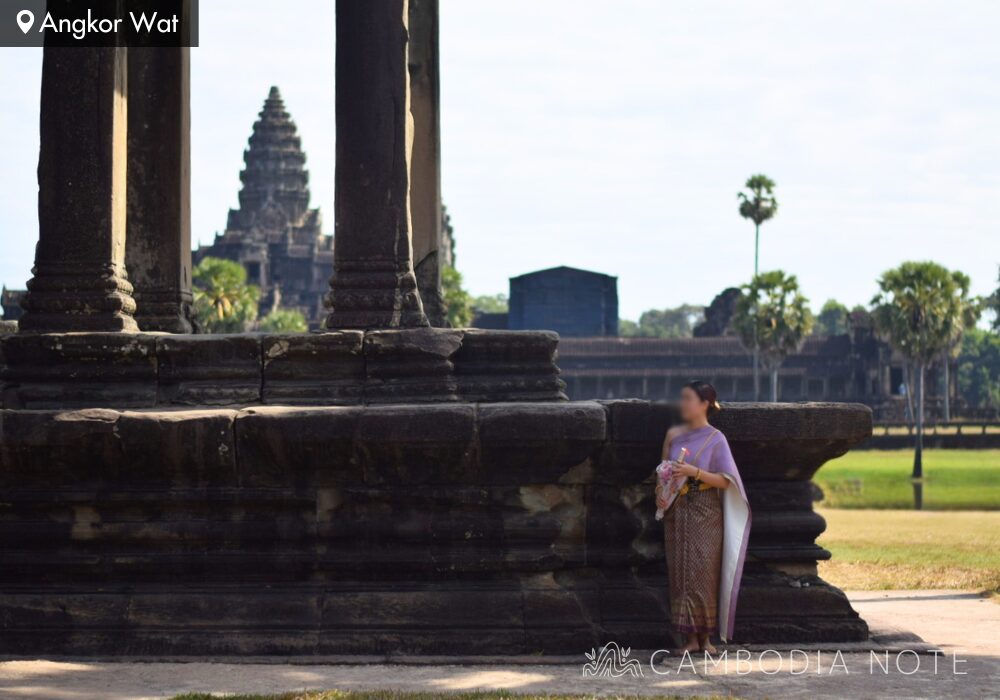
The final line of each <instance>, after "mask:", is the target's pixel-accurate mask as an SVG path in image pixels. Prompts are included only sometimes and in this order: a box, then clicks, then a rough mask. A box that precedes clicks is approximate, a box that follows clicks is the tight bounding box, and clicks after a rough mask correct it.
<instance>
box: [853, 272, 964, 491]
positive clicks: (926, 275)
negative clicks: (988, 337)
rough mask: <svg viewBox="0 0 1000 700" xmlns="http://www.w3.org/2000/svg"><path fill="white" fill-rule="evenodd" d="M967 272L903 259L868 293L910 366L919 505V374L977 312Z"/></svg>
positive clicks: (886, 334) (881, 325)
mask: <svg viewBox="0 0 1000 700" xmlns="http://www.w3.org/2000/svg"><path fill="white" fill-rule="evenodd" d="M969 284H970V282H969V278H968V276H967V275H965V274H963V273H961V272H952V271H950V270H948V269H947V268H945V267H943V266H941V265H938V264H937V263H934V262H905V263H903V264H902V265H900V266H899V267H897V268H895V269H893V270H889V271H887V272H886V273H885V274H883V275H882V277H881V278H880V279H879V281H878V285H879V293H878V294H876V295H875V297H874V298H873V299H872V307H873V308H872V319H873V321H874V322H875V330H876V331H877V332H878V334H879V335H880V336H881V337H882V338H883V339H885V340H886V341H888V342H889V344H890V345H892V346H893V348H895V349H896V350H897V351H898V352H899V353H900V354H902V355H903V356H904V357H905V358H906V359H907V361H908V362H909V364H910V365H911V366H912V367H913V370H914V375H915V379H916V393H917V395H916V406H915V407H914V413H915V418H916V424H917V435H916V445H915V449H914V454H913V478H914V500H915V502H916V507H917V508H918V509H919V508H920V507H921V506H922V500H923V499H922V493H921V491H920V489H919V485H920V484H919V481H917V480H919V479H921V478H922V477H923V473H924V472H923V450H924V397H925V392H924V377H925V375H926V373H927V367H928V366H930V365H931V364H932V363H933V362H935V361H936V360H938V359H939V358H940V357H942V355H944V354H945V353H949V352H951V351H952V348H953V347H954V346H955V345H956V344H957V343H958V342H959V341H960V340H961V338H962V334H963V333H964V332H965V331H966V329H968V328H971V327H973V326H974V325H975V323H976V321H977V320H978V318H979V313H980V303H979V300H978V299H973V298H970V297H969Z"/></svg>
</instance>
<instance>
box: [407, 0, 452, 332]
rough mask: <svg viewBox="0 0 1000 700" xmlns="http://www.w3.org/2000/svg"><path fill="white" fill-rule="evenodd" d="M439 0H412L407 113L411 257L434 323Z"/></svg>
mask: <svg viewBox="0 0 1000 700" xmlns="http://www.w3.org/2000/svg"><path fill="white" fill-rule="evenodd" d="M438 53H439V52H438V0H410V59H409V65H410V112H411V113H412V115H413V157H412V160H411V162H410V209H411V212H412V214H411V218H412V221H413V261H414V269H415V271H416V275H417V286H418V288H419V289H420V299H421V300H422V301H423V303H424V312H425V313H426V314H427V319H428V320H429V321H430V323H431V325H433V326H444V325H447V315H446V313H445V307H444V302H443V300H442V298H441V268H442V266H443V265H444V252H443V251H442V250H441V246H442V231H443V229H444V222H443V221H442V210H441V118H440V103H441V100H440V63H439V59H438Z"/></svg>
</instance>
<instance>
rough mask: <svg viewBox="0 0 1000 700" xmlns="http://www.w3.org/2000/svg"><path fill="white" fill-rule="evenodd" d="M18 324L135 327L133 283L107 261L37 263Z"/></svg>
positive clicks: (44, 328) (43, 328)
mask: <svg viewBox="0 0 1000 700" xmlns="http://www.w3.org/2000/svg"><path fill="white" fill-rule="evenodd" d="M23 306H24V311H25V313H24V317H23V318H22V319H21V322H20V324H19V328H20V330H21V331H22V332H23V331H30V332H40V333H49V332H56V333H57V332H62V331H92V332H96V331H138V330H139V327H138V325H136V322H135V319H134V318H133V317H132V315H133V314H134V313H135V300H134V299H133V298H132V285H131V284H130V283H129V281H128V279H127V278H126V277H125V273H124V271H123V270H121V269H120V268H118V267H117V266H116V265H114V264H112V263H107V264H104V263H98V264H88V263H59V264H54V263H46V264H36V265H35V270H34V277H33V278H32V279H31V281H29V282H28V294H27V296H26V297H25V299H24V302H23Z"/></svg>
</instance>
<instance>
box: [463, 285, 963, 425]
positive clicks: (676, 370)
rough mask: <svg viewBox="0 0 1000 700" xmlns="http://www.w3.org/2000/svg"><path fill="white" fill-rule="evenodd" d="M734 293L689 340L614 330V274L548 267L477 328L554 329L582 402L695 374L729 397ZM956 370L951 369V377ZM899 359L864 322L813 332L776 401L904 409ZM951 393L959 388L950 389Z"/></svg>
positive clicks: (733, 384) (745, 379)
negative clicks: (859, 325)
mask: <svg viewBox="0 0 1000 700" xmlns="http://www.w3.org/2000/svg"><path fill="white" fill-rule="evenodd" d="M738 295H739V291H738V290H735V289H727V290H725V291H723V292H722V293H721V294H719V295H718V296H717V297H716V298H715V300H714V301H713V302H712V304H711V305H710V306H709V307H708V308H707V309H706V312H705V316H706V318H705V321H704V322H703V323H702V324H700V325H699V326H697V327H696V328H695V329H694V336H695V337H692V338H635V337H621V336H619V334H618V323H619V316H618V291H617V278H615V277H612V276H611V275H605V274H601V273H598V272H591V271H588V270H579V269H575V268H571V267H555V268H551V269H548V270H540V271H537V272H531V273H528V274H525V275H520V276H518V277H512V278H511V280H510V295H509V299H510V300H509V305H510V311H509V312H508V313H483V314H478V315H477V316H476V319H475V320H474V321H473V325H475V326H478V327H481V328H492V329H508V330H526V329H530V328H548V329H551V330H556V331H558V332H559V334H560V337H561V340H560V342H559V367H560V369H561V370H562V378H563V380H564V381H565V382H566V385H567V388H566V394H567V395H568V396H569V397H570V398H571V399H573V400H577V401H578V400H585V399H620V398H644V399H654V400H655V399H668V398H673V397H675V396H676V395H677V393H678V392H679V391H680V389H681V387H682V386H683V385H684V384H685V383H687V382H689V381H691V380H692V379H696V378H697V379H703V380H705V381H709V382H711V383H712V384H714V385H715V386H716V388H717V389H718V390H719V394H720V396H722V397H724V398H725V399H726V400H729V401H753V400H754V382H753V361H752V359H751V356H750V354H749V353H748V352H747V351H746V350H745V349H744V348H743V346H742V345H741V344H740V341H739V339H738V338H737V337H736V336H735V335H733V334H732V333H731V331H730V330H729V320H730V317H731V316H732V313H733V310H734V308H735V298H734V297H735V296H738ZM939 374H940V373H939V372H938V371H937V370H936V369H932V370H930V371H929V372H928V377H927V386H928V409H929V412H930V414H931V415H934V412H935V407H936V406H937V404H938V403H939V402H940V401H941V398H942V392H941V391H940V389H939V387H940V385H941V383H942V382H941V378H940V377H939V376H938V375H939ZM955 376H957V372H956V371H953V372H951V377H952V378H954V377H955ZM904 384H905V364H904V361H903V360H902V358H901V357H899V356H898V355H896V354H895V353H893V351H892V349H891V348H890V347H889V346H888V345H887V344H885V343H883V342H880V341H879V340H878V339H876V338H875V336H874V333H873V332H872V330H871V329H870V328H853V329H851V331H850V332H848V333H844V334H840V335H832V336H811V337H809V338H807V339H806V341H805V343H804V345H803V347H802V349H801V350H800V351H799V352H797V353H795V354H794V355H792V356H790V357H789V358H788V359H787V360H785V362H784V364H783V365H782V367H781V370H780V371H779V374H778V398H779V400H780V401H852V402H858V403H864V404H867V405H869V406H871V407H872V408H873V409H874V410H875V412H876V416H877V417H878V418H880V419H882V420H902V419H903V418H904V416H905V412H906V396H905V390H903V388H902V387H903V385H904ZM951 391H952V397H953V399H954V398H955V396H956V394H957V392H956V391H955V386H954V385H953V386H952V387H951Z"/></svg>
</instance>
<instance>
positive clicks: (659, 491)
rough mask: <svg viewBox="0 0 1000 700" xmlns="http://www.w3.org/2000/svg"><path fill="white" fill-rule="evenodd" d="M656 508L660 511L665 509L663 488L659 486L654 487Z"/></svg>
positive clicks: (665, 501)
mask: <svg viewBox="0 0 1000 700" xmlns="http://www.w3.org/2000/svg"><path fill="white" fill-rule="evenodd" d="M656 507H657V508H659V509H660V510H666V509H667V499H666V498H665V497H664V495H663V487H662V486H660V485H659V484H657V486H656Z"/></svg>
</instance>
